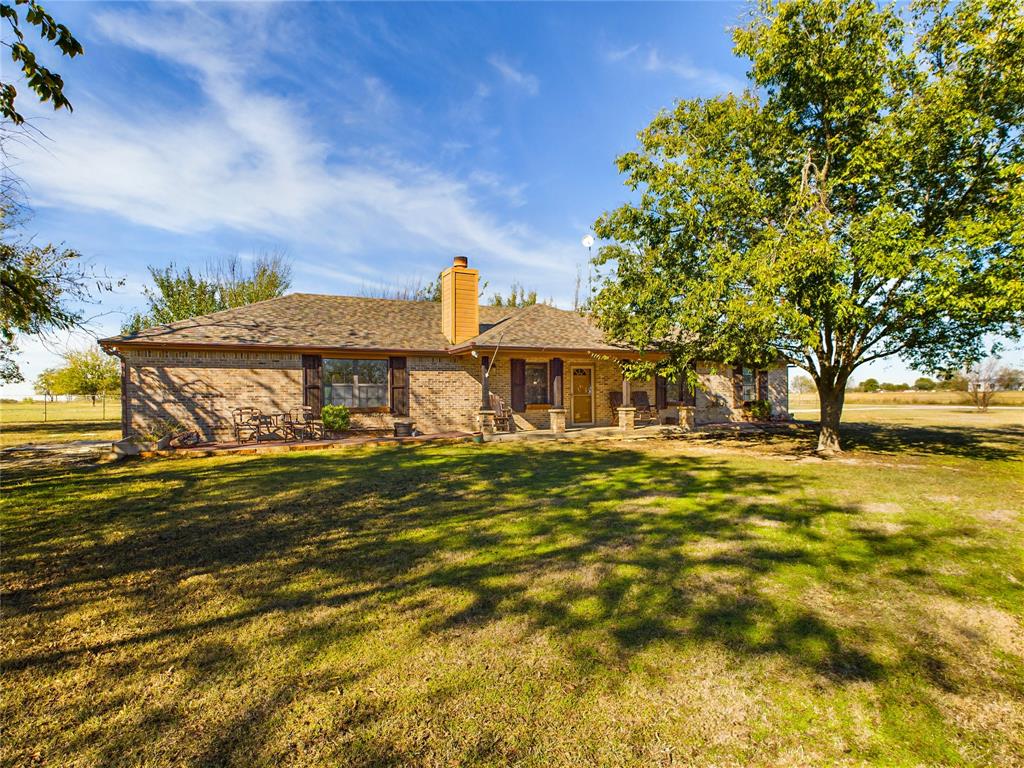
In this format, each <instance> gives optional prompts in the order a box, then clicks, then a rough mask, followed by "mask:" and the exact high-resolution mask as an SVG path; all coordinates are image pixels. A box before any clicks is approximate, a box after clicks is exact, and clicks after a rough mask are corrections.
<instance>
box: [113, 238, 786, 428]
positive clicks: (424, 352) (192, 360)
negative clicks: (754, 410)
mask: <svg viewBox="0 0 1024 768" xmlns="http://www.w3.org/2000/svg"><path fill="white" fill-rule="evenodd" d="M478 280H479V278H478V273H477V270H475V269H470V268H469V266H468V263H467V260H466V259H465V258H464V257H456V259H455V261H454V263H453V265H452V266H451V267H450V268H448V269H447V270H445V272H444V273H442V276H441V285H442V298H441V301H440V302H430V301H398V300H391V299H370V298H357V297H352V296H323V295H314V294H303V293H294V294H289V295H287V296H281V297H279V298H276V299H270V300H268V301H263V302H259V303H256V304H250V305H248V306H245V307H238V308H236V309H229V310H225V311H223V312H215V313H213V314H210V315H204V316H201V317H196V318H192V319H190V320H183V321H180V322H176V323H171V324H169V325H164V326H159V327H156V328H149V329H146V330H144V331H141V332H139V333H137V334H132V335H126V336H114V337H111V338H107V339H103V340H102V341H101V342H100V343H101V345H102V346H103V348H104V349H105V350H107V351H108V352H110V353H111V354H114V355H117V356H118V357H119V358H120V359H121V361H122V383H121V386H122V400H121V402H122V431H123V432H124V434H125V435H126V436H127V435H130V434H132V433H135V432H137V431H140V430H143V429H144V428H145V427H146V425H147V424H150V423H153V422H155V421H158V420H173V421H176V422H179V423H181V424H182V425H185V426H187V427H189V428H191V429H195V430H197V431H198V432H199V433H200V434H202V435H203V436H204V437H205V438H206V439H211V440H228V439H230V438H231V433H232V410H233V409H235V408H238V407H241V406H255V407H257V408H260V409H261V410H262V411H264V412H266V413H271V412H288V411H292V410H294V409H297V408H300V407H302V406H312V407H313V408H314V410H316V411H317V412H319V409H320V407H321V406H322V405H323V404H325V403H335V404H343V405H347V406H348V407H349V409H350V411H351V413H352V424H353V427H354V428H365V429H389V428H390V427H391V425H392V424H393V422H394V421H395V420H396V419H403V420H409V421H411V422H412V423H413V425H414V426H415V428H416V429H418V430H420V431H421V432H424V433H428V434H429V433H434V432H445V431H456V430H457V431H475V430H480V429H484V430H485V431H486V430H489V429H490V428H491V425H492V423H493V422H492V414H491V411H492V408H491V407H492V406H493V405H494V404H495V403H497V404H499V405H500V406H509V407H511V409H512V412H513V421H514V424H515V428H516V429H555V430H559V429H564V428H565V426H570V427H585V426H608V425H611V424H613V423H617V422H618V421H619V419H629V418H631V417H632V414H631V412H630V409H629V408H628V405H629V402H630V400H631V398H630V397H629V395H630V394H632V393H637V392H643V393H646V395H647V398H648V400H649V402H650V403H651V404H652V405H655V406H656V407H657V409H658V414H659V417H660V418H661V419H662V420H663V421H665V422H675V421H677V420H678V423H684V424H685V423H689V424H702V423H708V422H716V421H737V420H743V419H745V418H747V417H748V416H747V413H748V411H747V406H749V403H750V402H751V401H754V400H765V401H767V402H768V403H769V404H770V405H771V409H772V413H773V416H778V417H784V416H785V415H787V412H788V398H789V395H788V380H787V371H786V368H785V366H779V367H776V368H772V369H770V370H760V371H758V370H754V369H751V368H749V367H743V366H723V365H713V364H710V363H700V364H698V365H697V367H696V372H697V375H698V380H699V386H698V387H697V390H696V392H694V393H691V392H690V391H689V390H688V388H687V387H685V386H681V385H680V384H678V383H675V382H670V381H666V380H664V379H662V378H660V377H658V378H657V379H655V380H653V381H647V382H635V381H634V382H627V381H624V379H623V376H622V369H621V362H622V361H623V360H628V359H631V358H633V359H635V358H636V357H637V356H638V355H637V353H636V352H635V351H633V350H630V349H627V348H624V347H622V346H618V345H615V344H610V343H608V342H607V341H606V340H605V339H604V337H603V335H602V334H601V332H600V331H599V330H598V329H597V328H596V327H595V326H594V325H593V323H592V322H591V321H590V320H589V319H588V318H586V317H584V316H582V315H580V314H578V313H576V312H570V311H566V310H562V309H556V308H555V307H551V306H547V305H544V304H536V305H533V306H528V307H518V308H512V307H487V306H480V305H479V298H478V297H479V283H478ZM623 392H625V393H626V395H627V396H626V398H625V399H626V403H627V408H626V409H617V408H616V407H615V406H616V405H617V404H618V403H619V402H621V399H622V395H623ZM620 410H621V413H620V412H619V411H620Z"/></svg>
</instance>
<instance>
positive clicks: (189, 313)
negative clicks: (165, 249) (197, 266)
mask: <svg viewBox="0 0 1024 768" xmlns="http://www.w3.org/2000/svg"><path fill="white" fill-rule="evenodd" d="M149 275H150V277H151V278H152V280H153V287H149V286H146V287H144V288H143V293H144V294H145V297H146V302H147V304H148V309H147V310H146V312H144V313H136V314H134V315H133V316H132V317H130V318H129V319H128V322H126V323H125V324H124V326H123V328H122V331H123V332H124V333H138V332H139V331H141V330H142V329H144V328H152V327H153V326H156V325H165V324H167V323H173V322H175V321H177V320H187V319H188V318H190V317H196V316H198V315H206V314H209V313H211V312H219V311H220V310H222V309H231V308H232V307H241V306H244V305H246V304H252V303H254V302H257V301H264V300H266V299H273V298H275V297H277V296H281V295H283V294H284V292H285V291H287V290H288V288H289V286H291V265H290V264H289V263H288V262H287V261H286V260H285V259H284V258H283V257H282V256H280V255H277V254H272V255H263V256H259V257H258V258H256V259H255V260H254V261H253V262H252V264H251V265H249V266H246V265H245V264H243V263H242V261H241V260H240V259H239V258H237V257H232V258H228V259H225V260H223V261H221V262H218V263H215V264H212V265H210V266H208V267H207V268H206V269H205V270H204V271H203V272H201V273H200V274H193V273H192V270H191V269H189V268H186V269H185V270H184V271H179V270H178V269H176V268H175V266H174V265H173V264H171V265H170V266H168V267H166V268H165V269H158V268H157V267H152V266H151V267H150V268H149Z"/></svg>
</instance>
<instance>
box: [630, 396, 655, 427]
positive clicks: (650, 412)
mask: <svg viewBox="0 0 1024 768" xmlns="http://www.w3.org/2000/svg"><path fill="white" fill-rule="evenodd" d="M630 401H631V402H632V404H633V407H634V408H636V418H637V421H647V422H650V423H651V424H657V423H658V422H659V421H660V418H659V416H658V409H657V408H655V407H654V406H653V405H651V399H650V397H649V396H648V395H647V393H646V392H644V391H643V390H640V391H639V392H634V393H633V395H632V396H631V397H630Z"/></svg>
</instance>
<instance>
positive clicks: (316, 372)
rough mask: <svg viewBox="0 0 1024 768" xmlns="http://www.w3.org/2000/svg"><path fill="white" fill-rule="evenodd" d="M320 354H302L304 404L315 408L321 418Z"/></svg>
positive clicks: (314, 410)
mask: <svg viewBox="0 0 1024 768" xmlns="http://www.w3.org/2000/svg"><path fill="white" fill-rule="evenodd" d="M322 363H323V361H322V360H321V358H320V355H303V356H302V404H303V405H307V406H309V407H310V408H312V409H313V413H314V414H315V415H316V416H317V417H318V418H319V416H320V409H321V408H323V377H322V373H321V372H322V370H323V368H322Z"/></svg>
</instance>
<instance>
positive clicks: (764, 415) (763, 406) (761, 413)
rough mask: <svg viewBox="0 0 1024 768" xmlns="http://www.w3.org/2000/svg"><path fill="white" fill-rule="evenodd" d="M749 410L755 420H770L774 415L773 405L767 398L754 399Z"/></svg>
mask: <svg viewBox="0 0 1024 768" xmlns="http://www.w3.org/2000/svg"><path fill="white" fill-rule="evenodd" d="M747 411H748V412H749V413H750V418H752V419H754V420H755V421H768V420H769V419H770V418H771V417H772V406H771V403H769V402H768V401H767V400H752V401H751V402H750V404H749V405H748V406H747Z"/></svg>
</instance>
